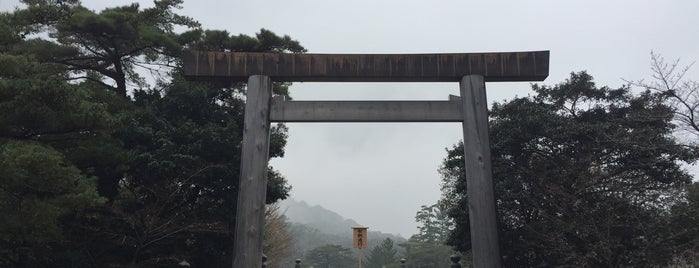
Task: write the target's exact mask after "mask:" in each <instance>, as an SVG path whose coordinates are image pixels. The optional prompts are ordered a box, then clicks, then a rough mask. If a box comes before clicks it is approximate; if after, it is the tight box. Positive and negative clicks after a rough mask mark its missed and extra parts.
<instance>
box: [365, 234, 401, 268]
mask: <svg viewBox="0 0 699 268" xmlns="http://www.w3.org/2000/svg"><path fill="white" fill-rule="evenodd" d="M396 254H398V250H397V249H395V248H394V247H393V240H391V239H390V238H386V239H384V240H383V241H382V242H381V244H378V245H376V246H374V247H373V248H371V251H369V255H367V257H366V267H367V268H382V267H386V266H388V265H392V264H396V263H398V256H397V255H396Z"/></svg>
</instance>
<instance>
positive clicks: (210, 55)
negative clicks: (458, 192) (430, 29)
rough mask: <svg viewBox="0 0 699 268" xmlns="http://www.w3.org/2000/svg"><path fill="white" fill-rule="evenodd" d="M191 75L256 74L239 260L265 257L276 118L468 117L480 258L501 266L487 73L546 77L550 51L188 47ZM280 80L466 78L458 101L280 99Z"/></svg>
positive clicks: (250, 87)
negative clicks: (276, 85)
mask: <svg viewBox="0 0 699 268" xmlns="http://www.w3.org/2000/svg"><path fill="white" fill-rule="evenodd" d="M183 61H184V71H185V76H186V77H188V78H189V79H195V80H217V81H227V82H245V81H247V102H246V104H245V123H244V132H243V147H242V157H241V158H242V160H241V172H240V173H241V174H240V187H239V188H238V203H237V204H238V207H237V217H236V227H235V244H234V248H235V249H234V250H235V252H234V260H233V267H237V268H250V267H261V265H262V229H263V226H264V208H265V194H266V188H267V178H266V174H267V164H268V160H269V130H270V123H271V122H462V125H463V133H464V154H465V155H464V161H465V164H466V172H467V174H466V178H467V186H468V193H467V194H468V203H469V207H468V209H469V216H470V223H469V224H470V227H471V245H472V248H473V250H472V252H473V264H474V266H475V267H488V268H490V267H501V266H502V264H501V262H502V261H501V256H500V245H499V241H498V229H497V218H496V207H495V196H494V193H493V191H494V190H493V179H492V171H491V163H490V161H491V159H490V147H489V138H488V114H487V113H488V111H487V100H486V92H485V82H506V81H543V80H544V79H545V78H546V77H547V76H548V73H549V51H532V52H505V53H454V54H405V55H399V54H282V53H241V52H198V51H191V52H188V53H185V54H184V55H183ZM272 81H278V82H459V87H460V93H461V97H460V98H458V97H452V98H450V100H448V101H284V100H276V99H275V100H272Z"/></svg>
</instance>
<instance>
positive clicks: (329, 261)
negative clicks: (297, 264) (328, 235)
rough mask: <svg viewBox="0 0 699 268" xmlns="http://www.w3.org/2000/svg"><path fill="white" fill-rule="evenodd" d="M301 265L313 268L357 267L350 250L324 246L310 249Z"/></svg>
mask: <svg viewBox="0 0 699 268" xmlns="http://www.w3.org/2000/svg"><path fill="white" fill-rule="evenodd" d="M303 263H304V264H305V265H310V266H313V267H315V268H331V267H332V268H351V267H354V266H356V265H357V261H356V260H355V258H354V256H352V250H350V249H349V248H346V247H343V246H339V245H324V246H320V247H317V248H314V249H312V250H311V251H309V252H308V253H306V255H305V256H304V261H303Z"/></svg>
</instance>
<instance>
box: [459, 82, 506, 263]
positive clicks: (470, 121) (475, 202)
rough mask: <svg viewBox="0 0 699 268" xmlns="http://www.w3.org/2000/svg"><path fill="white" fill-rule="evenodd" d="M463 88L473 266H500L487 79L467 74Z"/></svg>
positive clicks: (462, 83) (461, 84)
mask: <svg viewBox="0 0 699 268" xmlns="http://www.w3.org/2000/svg"><path fill="white" fill-rule="evenodd" d="M460 89H461V99H462V100H463V111H464V121H463V130H464V161H465V162H466V170H465V172H466V186H467V194H468V212H469V221H470V226H471V246H472V249H473V267H492V268H499V267H501V266H502V259H501V255H500V244H499V243H500V241H499V240H498V224H497V217H496V210H495V193H494V192H495V190H494V188H493V173H492V168H491V160H490V142H489V138H488V103H487V100H486V94H485V82H484V81H483V77H482V76H479V75H470V76H466V77H464V78H463V80H461V83H460Z"/></svg>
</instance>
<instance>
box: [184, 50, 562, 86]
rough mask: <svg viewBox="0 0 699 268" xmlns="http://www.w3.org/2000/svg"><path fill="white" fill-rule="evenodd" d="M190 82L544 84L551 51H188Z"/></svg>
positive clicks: (187, 64) (187, 66)
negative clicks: (255, 78) (474, 78)
mask: <svg viewBox="0 0 699 268" xmlns="http://www.w3.org/2000/svg"><path fill="white" fill-rule="evenodd" d="M182 59H183V64H184V72H185V76H186V77H187V78H188V79H197V80H219V81H229V82H244V81H247V79H248V77H249V76H251V75H265V76H269V77H271V78H272V80H273V81H278V82H458V81H460V80H461V78H462V77H464V76H467V75H481V76H483V77H484V78H485V81H486V82H496V81H497V82H506V81H543V80H544V79H545V78H546V77H547V76H548V74H549V51H530V52H500V53H448V54H283V53H250V52H202V51H188V52H185V53H184V54H183V55H182Z"/></svg>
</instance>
